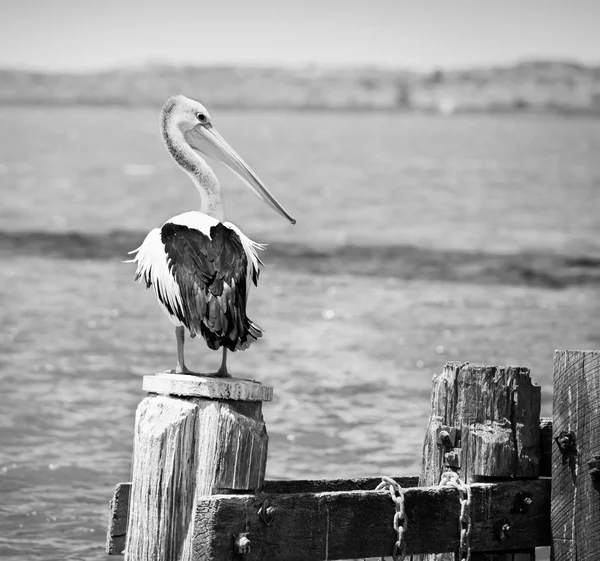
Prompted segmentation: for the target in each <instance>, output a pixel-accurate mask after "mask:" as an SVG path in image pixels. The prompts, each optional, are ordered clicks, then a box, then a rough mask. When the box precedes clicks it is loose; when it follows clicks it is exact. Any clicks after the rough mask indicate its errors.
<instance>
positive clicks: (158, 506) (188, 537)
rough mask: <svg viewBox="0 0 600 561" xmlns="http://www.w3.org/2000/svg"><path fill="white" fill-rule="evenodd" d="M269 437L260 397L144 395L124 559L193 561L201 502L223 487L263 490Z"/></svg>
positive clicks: (137, 427) (137, 418)
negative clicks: (198, 511)
mask: <svg viewBox="0 0 600 561" xmlns="http://www.w3.org/2000/svg"><path fill="white" fill-rule="evenodd" d="M267 440H268V439H267V433H266V428H265V424H264V421H263V418H262V403H261V402H260V401H215V400H212V399H201V398H185V399H184V398H176V397H168V396H162V395H154V396H149V397H147V398H145V399H144V400H143V401H142V402H141V403H140V405H139V407H138V410H137V413H136V423H135V437H134V460H133V470H132V486H131V499H130V509H129V523H128V527H127V545H126V554H125V558H126V559H128V560H131V561H175V560H177V561H191V559H192V550H191V547H192V537H193V535H194V524H195V522H196V517H195V512H196V505H197V503H198V501H199V500H201V498H202V497H204V496H205V495H210V494H212V493H214V492H215V491H216V490H217V489H223V488H224V489H245V490H247V491H255V490H258V489H259V488H260V487H261V486H262V483H263V481H264V472H265V466H266V458H267Z"/></svg>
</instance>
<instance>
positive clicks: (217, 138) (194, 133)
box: [185, 124, 296, 224]
mask: <svg viewBox="0 0 600 561" xmlns="http://www.w3.org/2000/svg"><path fill="white" fill-rule="evenodd" d="M185 139H186V140H187V141H188V142H189V144H190V146H191V147H192V148H194V149H195V150H198V151H199V152H202V153H203V154H206V155H207V156H210V157H211V158H214V159H215V160H218V161H220V162H223V163H224V164H225V165H226V166H227V167H228V168H229V169H230V170H231V171H233V173H235V174H236V175H237V176H238V177H239V178H240V179H241V180H242V181H243V182H244V183H245V184H246V185H247V186H248V187H249V188H250V189H251V190H252V191H253V192H254V194H255V195H256V196H257V197H259V198H260V199H262V200H263V201H265V202H266V203H267V204H269V205H270V206H271V207H272V208H273V209H274V210H276V211H277V212H278V213H279V214H281V216H283V217H284V218H287V219H288V220H289V221H290V222H291V223H292V224H296V219H295V218H293V217H292V216H290V215H289V214H288V213H287V211H286V210H285V209H284V208H283V207H282V206H281V205H280V204H279V203H278V202H277V199H276V198H275V197H274V196H273V195H272V194H271V192H270V191H269V190H268V189H267V188H266V187H265V185H264V183H263V182H262V181H261V180H260V179H259V177H258V176H257V175H256V174H255V173H254V172H253V171H252V170H251V169H250V167H249V166H248V164H246V162H244V160H242V158H240V157H239V156H238V155H237V154H236V152H235V150H234V149H233V148H232V147H231V146H229V144H227V142H226V141H225V139H224V138H223V137H222V136H221V135H220V134H219V133H218V132H217V130H216V129H215V128H214V127H213V126H212V125H210V124H198V125H196V126H195V127H194V128H193V129H191V130H189V131H186V132H185Z"/></svg>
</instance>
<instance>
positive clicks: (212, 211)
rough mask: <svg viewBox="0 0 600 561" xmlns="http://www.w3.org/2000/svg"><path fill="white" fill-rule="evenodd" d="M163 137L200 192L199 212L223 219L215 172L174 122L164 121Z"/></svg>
mask: <svg viewBox="0 0 600 561" xmlns="http://www.w3.org/2000/svg"><path fill="white" fill-rule="evenodd" d="M165 125H166V126H164V127H163V137H164V139H165V143H166V145H167V150H168V151H169V153H170V154H171V156H173V159H174V160H175V161H176V162H177V164H179V166H180V167H181V168H182V169H183V171H185V172H186V173H187V174H188V175H189V176H190V177H191V178H192V181H193V182H194V185H195V186H196V189H198V192H199V193H200V212H203V213H204V214H208V215H209V216H212V217H214V218H216V219H217V220H220V221H223V200H222V198H221V186H220V185H219V180H218V179H217V176H216V175H215V172H214V171H213V170H212V169H211V168H210V166H209V165H208V164H207V163H206V162H205V161H204V158H202V157H201V156H200V155H199V154H198V153H197V152H196V151H194V150H193V149H192V148H191V146H190V145H189V144H188V143H187V142H186V140H185V138H184V136H183V133H182V132H181V130H180V129H179V127H177V126H176V125H174V124H171V123H165Z"/></svg>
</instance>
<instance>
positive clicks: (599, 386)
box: [552, 351, 600, 561]
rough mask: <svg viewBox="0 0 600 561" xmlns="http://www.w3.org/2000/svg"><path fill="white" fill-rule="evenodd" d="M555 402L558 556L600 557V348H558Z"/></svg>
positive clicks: (569, 559)
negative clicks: (574, 349)
mask: <svg viewBox="0 0 600 561" xmlns="http://www.w3.org/2000/svg"><path fill="white" fill-rule="evenodd" d="M553 402H554V403H553V405H554V427H553V436H554V441H555V443H554V447H553V449H552V549H553V559H554V561H584V560H585V561H592V560H596V559H600V351H556V353H555V355H554V399H553Z"/></svg>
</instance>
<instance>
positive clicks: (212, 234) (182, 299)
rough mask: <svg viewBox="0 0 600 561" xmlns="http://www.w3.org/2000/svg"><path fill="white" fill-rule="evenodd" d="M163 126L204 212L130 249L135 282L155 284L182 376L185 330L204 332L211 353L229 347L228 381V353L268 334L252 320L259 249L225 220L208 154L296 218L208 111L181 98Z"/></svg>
mask: <svg viewBox="0 0 600 561" xmlns="http://www.w3.org/2000/svg"><path fill="white" fill-rule="evenodd" d="M160 127H161V131H162V136H163V139H164V141H165V144H166V146H167V150H168V151H169V153H170V154H171V156H172V157H173V159H174V160H175V162H176V163H177V164H178V165H179V167H181V169H183V171H185V172H186V173H187V174H188V175H189V176H190V178H191V179H192V181H193V183H194V185H195V186H196V189H197V190H198V192H199V193H200V210H198V211H190V212H184V213H183V214H179V215H177V216H174V217H173V218H170V219H169V220H167V221H166V222H165V223H164V224H163V225H162V226H161V227H160V228H154V229H153V230H152V231H151V232H150V233H149V234H148V235H147V236H146V239H145V240H144V242H143V243H142V245H141V246H140V247H139V248H138V249H136V250H134V251H132V252H130V253H131V254H135V256H134V258H133V259H131V261H130V262H132V263H135V264H136V265H137V270H136V275H135V280H136V281H139V282H140V283H142V282H143V283H145V285H146V288H150V287H152V288H153V289H154V293H155V295H156V298H157V299H158V303H159V305H160V307H161V309H162V310H163V312H164V313H165V314H166V315H167V317H168V318H169V319H170V320H171V323H173V325H174V326H175V338H176V341H177V363H176V366H175V370H174V371H171V372H174V373H177V374H198V373H196V372H192V371H191V370H188V368H187V367H186V365H185V360H184V340H185V333H186V331H187V333H188V334H189V336H190V337H192V338H193V337H195V336H196V335H198V334H200V335H202V337H203V338H204V340H205V341H206V344H207V345H208V347H209V348H210V349H213V350H215V351H216V350H218V349H219V348H222V349H223V355H222V360H221V366H220V368H219V370H218V371H217V372H216V373H213V374H206V373H204V374H201V375H202V376H230V374H229V373H228V371H227V351H228V350H229V351H232V352H235V351H238V350H246V349H247V348H248V347H249V346H250V345H251V344H252V343H253V342H254V341H256V340H257V339H258V338H259V337H262V330H261V328H260V327H259V326H258V325H257V324H255V323H254V322H253V321H252V320H250V318H248V316H247V315H246V302H247V298H248V291H249V289H250V285H251V283H253V284H254V285H256V284H257V281H258V276H259V266H260V265H262V262H261V260H260V258H259V257H258V251H259V250H262V249H263V248H264V246H263V245H261V244H258V243H255V242H253V241H252V240H251V239H249V238H248V237H247V236H245V235H244V234H243V233H242V232H241V230H240V229H239V228H238V227H237V226H235V225H233V224H231V223H230V222H223V200H222V198H221V187H220V185H219V181H218V180H217V177H216V175H215V173H214V172H213V170H212V169H211V168H210V167H209V165H208V164H207V163H206V161H205V159H204V157H205V156H208V157H210V158H213V159H214V160H218V161H221V162H222V163H224V164H225V165H226V166H227V167H228V168H229V169H231V171H233V172H234V173H235V174H236V175H237V176H239V178H240V179H241V180H242V181H243V182H244V184H245V185H246V186H247V187H249V188H250V190H251V191H253V192H254V194H255V195H257V196H258V197H259V198H260V199H262V200H263V201H264V202H265V203H267V204H268V205H269V206H271V207H272V208H273V209H274V210H275V211H276V212H278V213H279V214H280V215H281V216H283V217H284V218H286V219H287V220H289V221H290V222H291V223H292V224H295V223H296V220H295V219H294V218H293V217H292V216H290V215H289V214H288V213H287V211H286V210H285V209H284V208H283V207H282V206H281V205H280V204H279V202H277V199H275V197H274V196H273V195H272V194H271V193H270V191H269V190H268V189H267V188H266V187H265V185H264V184H263V182H262V181H261V180H260V179H259V178H258V176H257V175H256V174H255V173H254V172H253V171H252V170H251V169H250V167H249V166H248V165H247V164H246V163H245V162H244V160H242V159H241V158H240V157H239V156H238V155H237V154H236V152H235V151H234V150H233V148H231V146H229V144H227V142H226V141H225V139H224V138H223V137H222V136H221V135H220V134H219V133H218V132H217V130H216V129H215V127H214V126H213V124H212V119H211V117H210V114H209V112H208V111H207V109H206V107H204V106H203V105H202V104H201V103H199V102H197V101H194V100H192V99H189V98H187V97H184V96H182V95H177V96H173V97H171V98H169V99H168V100H167V102H166V103H165V105H164V106H163V108H162V111H161V115H160Z"/></svg>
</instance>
